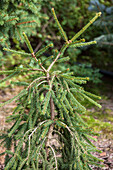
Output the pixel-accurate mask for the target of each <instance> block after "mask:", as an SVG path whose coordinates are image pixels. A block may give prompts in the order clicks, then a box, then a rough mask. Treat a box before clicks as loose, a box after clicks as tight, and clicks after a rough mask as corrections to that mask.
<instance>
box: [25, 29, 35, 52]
mask: <svg viewBox="0 0 113 170" xmlns="http://www.w3.org/2000/svg"><path fill="white" fill-rule="evenodd" d="M23 36H24V40H25V42H26V45H27V47H28V49H29V51H30V52H31V54H32V53H33V48H32V46H31V43H30V41H29V39H28V37H27V35H26V34H25V32H23Z"/></svg>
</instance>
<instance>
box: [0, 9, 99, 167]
mask: <svg viewBox="0 0 113 170" xmlns="http://www.w3.org/2000/svg"><path fill="white" fill-rule="evenodd" d="M52 14H53V16H54V19H55V21H56V23H57V26H58V29H59V31H60V33H61V35H62V38H63V39H64V41H65V43H64V44H63V46H62V48H61V49H60V51H58V50H56V49H55V50H54V54H53V55H52V56H50V57H48V58H46V59H45V60H43V61H42V59H41V57H42V55H43V53H44V52H45V51H46V50H49V48H51V47H53V44H52V43H50V44H48V45H47V46H46V47H44V48H42V49H40V50H39V51H38V52H36V53H34V51H33V48H32V46H31V43H30V41H29V40H28V37H27V35H26V34H25V33H23V37H24V40H25V43H26V45H27V47H28V49H29V53H25V52H19V51H14V50H11V49H8V48H4V50H6V51H8V52H12V53H15V54H21V55H22V56H26V57H32V58H33V59H34V61H35V63H37V62H38V66H37V65H36V67H35V66H34V67H31V66H29V65H27V67H23V68H16V69H14V70H10V71H2V73H3V74H9V76H7V77H6V78H5V79H2V80H1V81H0V82H3V81H6V80H8V79H10V78H12V77H13V76H18V75H20V74H21V75H24V73H27V74H28V73H30V74H29V75H30V76H29V80H27V81H25V82H19V81H17V82H12V83H14V84H17V85H23V86H25V88H24V89H23V90H22V91H21V92H20V93H19V94H18V95H17V96H15V97H14V98H12V99H11V100H8V101H7V102H5V103H1V104H0V106H4V105H5V104H7V103H10V102H12V101H14V100H16V102H17V107H16V108H15V110H14V111H13V113H12V115H11V116H9V117H8V119H7V121H9V122H10V121H14V124H13V126H12V127H11V128H10V129H8V131H7V133H6V134H3V135H2V136H1V137H0V138H1V139H2V142H1V144H4V146H5V148H6V150H5V152H3V153H2V154H5V155H6V156H5V170H9V169H18V170H21V169H34V170H35V169H36V170H37V169H46V170H47V169H48V170H50V169H62V170H63V169H64V170H66V169H70V170H73V169H81V170H84V169H91V166H90V165H95V166H101V165H100V164H99V161H101V160H100V159H98V158H96V157H94V156H93V155H92V152H94V151H97V149H96V147H95V146H94V145H93V144H92V143H91V142H90V139H93V138H92V134H93V132H92V131H91V130H90V129H89V128H88V127H87V124H86V123H85V122H84V121H83V120H82V118H81V116H80V115H81V114H82V113H85V111H86V108H85V106H82V105H81V103H80V101H81V100H88V101H90V102H92V103H93V104H95V105H96V106H98V107H99V108H101V106H100V105H99V104H98V103H97V102H95V101H94V100H93V99H100V97H99V96H96V95H94V94H91V93H89V92H87V91H85V90H84V88H83V87H81V86H80V85H81V84H84V83H86V82H87V81H88V80H89V78H88V77H83V78H82V77H75V76H73V73H72V72H70V71H69V69H68V68H67V69H66V70H65V71H60V70H55V64H56V63H57V64H58V63H59V64H60V63H61V62H62V63H64V64H65V61H67V60H69V57H68V56H67V57H64V56H63V54H64V52H65V50H66V49H67V48H72V50H73V48H77V47H81V46H87V45H91V44H95V43H96V42H95V41H91V42H85V39H79V40H76V39H78V38H79V37H80V35H81V34H82V33H83V32H84V31H85V30H86V29H87V28H88V27H89V26H90V25H91V24H92V23H93V22H94V21H95V20H96V19H97V18H98V17H99V16H100V15H101V13H97V14H96V16H95V17H94V18H93V19H92V20H91V21H90V22H89V23H88V24H87V25H86V26H84V27H83V29H82V30H80V31H79V32H78V33H77V34H76V35H75V36H74V37H73V38H72V39H71V40H69V39H68V37H67V35H66V33H65V32H64V30H63V28H62V26H61V25H60V23H59V21H58V19H57V16H56V14H55V11H54V9H53V8H52ZM48 60H50V61H51V64H50V65H49V66H48V64H47V61H48Z"/></svg>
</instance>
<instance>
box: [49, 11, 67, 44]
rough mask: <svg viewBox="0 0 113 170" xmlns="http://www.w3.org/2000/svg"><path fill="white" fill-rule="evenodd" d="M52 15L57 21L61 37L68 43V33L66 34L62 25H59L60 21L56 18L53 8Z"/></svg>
mask: <svg viewBox="0 0 113 170" xmlns="http://www.w3.org/2000/svg"><path fill="white" fill-rule="evenodd" d="M52 13H53V16H54V19H55V21H56V24H57V26H58V29H59V31H60V33H61V36H62V37H63V38H64V40H65V41H66V42H68V38H67V35H66V33H65V32H64V30H63V28H62V26H61V25H60V23H59V21H58V19H57V16H56V14H55V10H54V8H52Z"/></svg>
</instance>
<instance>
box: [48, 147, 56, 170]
mask: <svg viewBox="0 0 113 170" xmlns="http://www.w3.org/2000/svg"><path fill="white" fill-rule="evenodd" d="M49 147H50V148H51V150H52V152H53V154H54V158H55V164H56V168H55V169H56V170H58V165H57V158H56V154H55V151H54V149H53V147H52V146H51V145H49Z"/></svg>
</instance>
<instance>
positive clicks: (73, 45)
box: [69, 41, 97, 48]
mask: <svg viewBox="0 0 113 170" xmlns="http://www.w3.org/2000/svg"><path fill="white" fill-rule="evenodd" d="M96 43H97V42H96V41H91V42H86V43H73V44H69V47H74V48H77V47H84V46H88V45H92V44H96Z"/></svg>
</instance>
